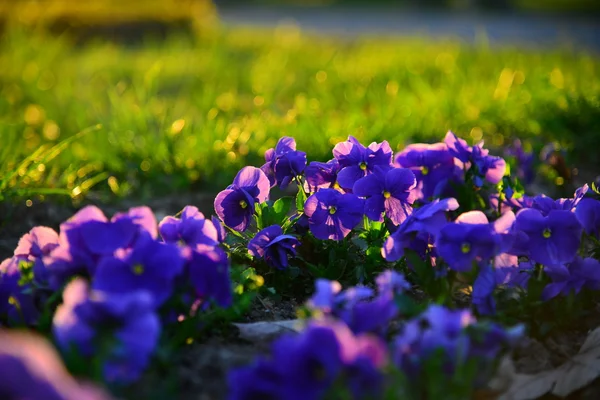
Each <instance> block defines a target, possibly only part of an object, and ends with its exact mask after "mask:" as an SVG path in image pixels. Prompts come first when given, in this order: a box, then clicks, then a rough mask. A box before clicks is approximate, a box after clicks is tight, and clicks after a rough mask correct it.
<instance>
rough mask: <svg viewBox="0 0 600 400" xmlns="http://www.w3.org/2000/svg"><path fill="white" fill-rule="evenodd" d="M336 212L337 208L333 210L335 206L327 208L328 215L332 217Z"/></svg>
mask: <svg viewBox="0 0 600 400" xmlns="http://www.w3.org/2000/svg"><path fill="white" fill-rule="evenodd" d="M336 211H337V208H335V206H331V207H329V214H331V215H333V214H335V212H336Z"/></svg>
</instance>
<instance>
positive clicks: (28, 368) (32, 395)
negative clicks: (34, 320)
mask: <svg viewBox="0 0 600 400" xmlns="http://www.w3.org/2000/svg"><path fill="white" fill-rule="evenodd" d="M0 374H2V380H1V381H0V396H1V397H2V398H3V399H7V400H11V399H16V400H23V399H31V400H34V399H44V400H109V399H110V396H108V395H107V394H106V393H104V391H102V390H101V389H99V388H96V387H94V386H91V385H84V384H80V383H79V382H77V381H76V380H75V379H73V377H71V376H70V375H69V373H68V372H67V370H66V369H65V367H64V365H63V364H62V362H61V360H60V356H59V355H58V354H57V353H56V351H55V350H54V348H53V346H52V345H51V344H50V343H48V342H47V341H46V340H44V339H43V338H42V337H38V336H34V335H33V334H31V333H27V332H20V331H6V330H0Z"/></svg>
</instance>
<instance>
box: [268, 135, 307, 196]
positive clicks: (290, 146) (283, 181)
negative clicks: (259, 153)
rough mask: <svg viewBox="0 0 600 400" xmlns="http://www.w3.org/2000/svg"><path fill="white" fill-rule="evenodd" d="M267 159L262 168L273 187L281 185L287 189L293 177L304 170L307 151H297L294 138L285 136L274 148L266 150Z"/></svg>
mask: <svg viewBox="0 0 600 400" xmlns="http://www.w3.org/2000/svg"><path fill="white" fill-rule="evenodd" d="M265 161H266V163H265V164H264V165H263V166H262V167H260V169H261V170H262V171H263V172H264V173H265V175H266V176H267V178H269V183H270V185H271V187H273V186H275V185H279V187H280V188H281V189H285V188H286V187H287V186H288V185H289V184H290V182H291V181H292V179H294V178H295V177H296V176H298V175H300V174H302V172H303V171H304V168H305V167H306V153H305V152H303V151H296V141H295V140H294V138H291V137H288V136H284V137H282V138H280V139H279V141H278V142H277V145H276V146H275V148H274V149H273V148H271V149H269V150H267V151H266V152H265Z"/></svg>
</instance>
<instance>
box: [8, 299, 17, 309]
mask: <svg viewBox="0 0 600 400" xmlns="http://www.w3.org/2000/svg"><path fill="white" fill-rule="evenodd" d="M8 304H10V305H12V306H17V307H18V306H19V300H17V298H16V297H14V296H10V297H9V298H8Z"/></svg>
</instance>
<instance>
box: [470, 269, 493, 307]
mask: <svg viewBox="0 0 600 400" xmlns="http://www.w3.org/2000/svg"><path fill="white" fill-rule="evenodd" d="M495 289H496V275H495V273H494V269H493V268H492V266H491V265H490V264H486V265H483V266H482V267H481V268H480V269H479V274H478V275H477V278H476V279H475V282H474V283H473V293H472V302H473V305H474V306H475V308H476V309H477V312H478V313H479V314H481V315H493V314H495V313H496V301H495V299H494V296H493V293H494V290H495Z"/></svg>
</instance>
